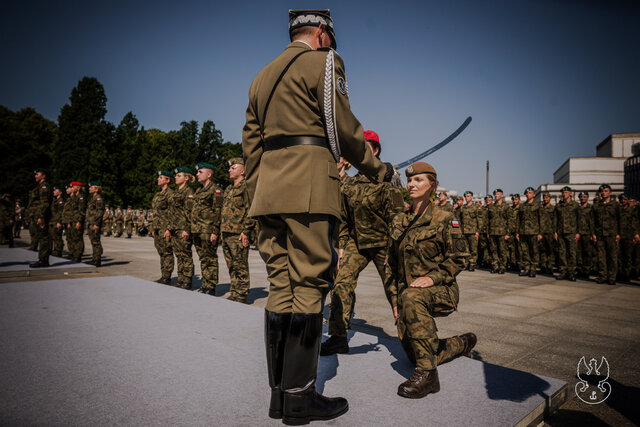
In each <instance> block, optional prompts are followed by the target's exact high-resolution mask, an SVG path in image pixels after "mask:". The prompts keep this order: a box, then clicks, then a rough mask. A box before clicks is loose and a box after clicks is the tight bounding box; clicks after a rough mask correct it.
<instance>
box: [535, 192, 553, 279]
mask: <svg viewBox="0 0 640 427" xmlns="http://www.w3.org/2000/svg"><path fill="white" fill-rule="evenodd" d="M555 231H556V207H555V206H554V205H552V204H551V203H549V204H548V205H546V206H542V207H541V208H540V234H542V240H541V241H540V248H539V251H540V267H541V268H542V269H543V271H547V272H549V273H551V272H553V269H554V268H555V265H556V254H555V248H554V244H553V241H554V240H553V233H555Z"/></svg>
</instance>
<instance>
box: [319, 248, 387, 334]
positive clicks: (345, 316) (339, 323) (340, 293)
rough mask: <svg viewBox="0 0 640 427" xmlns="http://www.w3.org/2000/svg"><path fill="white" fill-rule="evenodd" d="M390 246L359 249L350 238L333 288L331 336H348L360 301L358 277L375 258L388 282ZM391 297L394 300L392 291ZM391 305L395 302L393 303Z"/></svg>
mask: <svg viewBox="0 0 640 427" xmlns="http://www.w3.org/2000/svg"><path fill="white" fill-rule="evenodd" d="M387 253H388V251H387V248H386V247H380V248H367V249H358V247H357V245H356V242H355V241H354V240H353V239H349V240H348V241H347V244H346V246H345V247H344V253H343V255H342V258H341V259H340V266H339V268H338V273H337V275H336V281H335V287H334V288H333V290H332V291H331V314H330V315H329V335H336V336H340V337H346V336H347V329H349V324H350V322H351V315H352V314H353V307H354V306H355V304H356V292H355V291H356V285H357V284H358V276H359V275H360V273H361V272H362V270H364V269H365V267H366V266H367V265H369V262H371V261H373V263H374V264H375V266H376V269H377V270H378V274H379V275H380V278H381V279H382V283H383V284H386V283H387V279H388V276H389V272H388V270H387V271H385V266H384V263H385V260H386V258H387ZM385 294H387V299H389V300H390V295H389V293H388V292H386V289H385ZM389 304H391V302H389Z"/></svg>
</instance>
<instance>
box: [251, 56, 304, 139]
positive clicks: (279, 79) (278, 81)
mask: <svg viewBox="0 0 640 427" xmlns="http://www.w3.org/2000/svg"><path fill="white" fill-rule="evenodd" d="M306 52H311V51H310V50H303V51H302V52H300V53H298V54H297V55H296V56H294V57H293V58H291V61H289V63H288V64H287V66H286V67H284V69H283V70H282V72H281V73H280V75H279V76H278V79H277V80H276V82H275V84H274V85H273V88H272V89H271V93H270V94H269V98H267V103H266V104H265V106H264V112H263V113H262V120H261V121H260V135H261V136H264V122H265V120H266V119H267V111H268V110H269V104H270V103H271V98H273V94H274V92H275V91H276V88H277V87H278V84H280V81H281V80H282V77H284V75H285V74H286V73H287V71H289V67H291V64H293V63H294V62H295V60H296V59H298V58H299V57H300V55H302V54H303V53H306Z"/></svg>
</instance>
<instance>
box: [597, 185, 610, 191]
mask: <svg viewBox="0 0 640 427" xmlns="http://www.w3.org/2000/svg"><path fill="white" fill-rule="evenodd" d="M605 188H608V189H609V190H611V186H610V185H609V184H602V185H601V186H600V188H598V191H602V190H604V189H605Z"/></svg>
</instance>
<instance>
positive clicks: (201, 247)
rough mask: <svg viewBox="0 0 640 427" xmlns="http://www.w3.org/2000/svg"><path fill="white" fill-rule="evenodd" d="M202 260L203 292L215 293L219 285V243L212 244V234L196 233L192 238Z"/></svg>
mask: <svg viewBox="0 0 640 427" xmlns="http://www.w3.org/2000/svg"><path fill="white" fill-rule="evenodd" d="M191 238H192V239H193V246H195V247H196V252H197V253H198V258H200V275H201V277H202V290H204V291H208V292H210V293H215V291H216V285H217V284H218V242H219V241H220V236H218V239H217V240H216V242H215V243H211V233H196V234H193V235H192V236H191Z"/></svg>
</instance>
